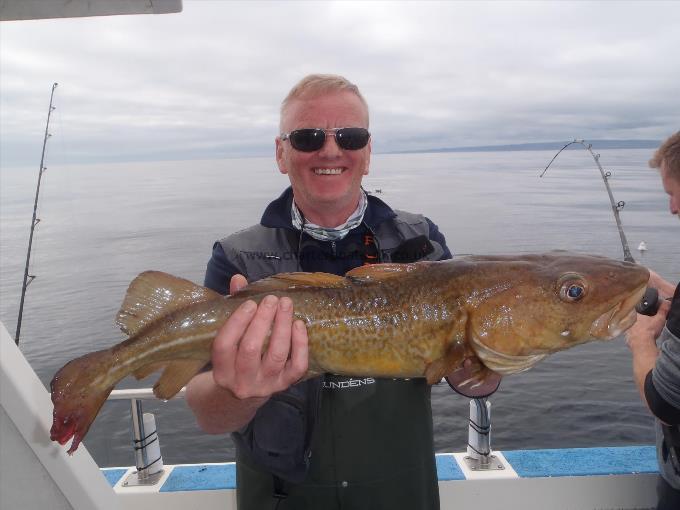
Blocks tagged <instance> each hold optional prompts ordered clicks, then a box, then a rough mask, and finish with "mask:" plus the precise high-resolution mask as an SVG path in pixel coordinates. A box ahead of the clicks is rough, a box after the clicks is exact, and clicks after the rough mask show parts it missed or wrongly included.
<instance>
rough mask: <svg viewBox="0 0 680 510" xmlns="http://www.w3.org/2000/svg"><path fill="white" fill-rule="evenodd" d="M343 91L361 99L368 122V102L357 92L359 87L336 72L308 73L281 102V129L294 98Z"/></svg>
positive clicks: (305, 97)
mask: <svg viewBox="0 0 680 510" xmlns="http://www.w3.org/2000/svg"><path fill="white" fill-rule="evenodd" d="M344 91H347V92H351V93H353V94H355V95H356V96H357V97H358V98H359V99H360V100H361V103H362V104H363V105H364V108H366V122H367V123H368V103H367V102H366V99H364V96H362V95H361V92H359V87H357V86H356V85H355V84H354V83H352V82H351V81H349V80H348V79H347V78H345V77H343V76H340V75H337V74H310V75H307V76H305V77H304V78H302V79H301V80H300V81H299V82H298V83H297V84H296V85H295V86H294V87H293V88H292V89H291V90H290V92H289V93H288V95H287V96H286V98H285V99H284V100H283V102H282V103H281V121H280V128H281V129H283V127H282V126H283V117H284V114H285V113H286V110H287V109H288V106H290V103H291V102H293V101H294V100H296V99H307V98H313V97H318V96H321V95H323V94H328V93H332V92H344ZM367 125H368V124H367Z"/></svg>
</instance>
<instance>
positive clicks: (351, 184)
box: [276, 91, 371, 214]
mask: <svg viewBox="0 0 680 510" xmlns="http://www.w3.org/2000/svg"><path fill="white" fill-rule="evenodd" d="M339 127H363V128H368V112H367V111H366V108H365V107H364V105H363V103H362V102H361V100H360V99H359V98H358V97H357V96H356V95H355V94H353V93H352V92H347V91H342V92H332V93H329V94H324V95H321V96H318V97H313V98H309V99H307V98H305V99H297V100H294V101H293V102H291V103H290V104H289V105H288V109H287V110H286V111H285V114H284V117H283V119H282V129H283V132H284V133H289V132H291V131H293V130H295V129H302V128H323V129H329V128H339ZM370 159H371V143H370V140H369V143H368V145H367V146H366V147H364V148H363V149H359V150H343V149H341V148H340V147H338V145H337V143H336V142H335V137H334V136H332V135H329V134H327V135H326V140H325V142H324V145H323V147H321V148H320V149H319V150H317V151H314V152H301V151H298V150H296V149H294V148H293V146H292V145H291V144H290V141H289V140H285V141H284V140H281V139H280V137H277V138H276V162H277V163H278V165H279V170H280V171H281V173H283V174H288V178H289V179H290V183H291V185H292V187H293V193H294V195H295V202H296V203H297V205H298V206H299V207H300V208H301V209H302V210H303V212H304V210H305V209H308V210H317V211H318V210H319V209H322V208H329V209H332V210H342V209H350V211H349V212H351V209H352V208H353V207H356V204H357V201H358V199H359V189H360V187H361V179H362V178H363V176H364V175H366V174H368V164H369V162H370ZM348 214H349V213H348Z"/></svg>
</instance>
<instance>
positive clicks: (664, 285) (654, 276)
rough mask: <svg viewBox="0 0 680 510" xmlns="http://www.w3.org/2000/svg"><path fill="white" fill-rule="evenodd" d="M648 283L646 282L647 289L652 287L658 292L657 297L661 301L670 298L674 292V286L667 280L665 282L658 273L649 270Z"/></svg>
mask: <svg viewBox="0 0 680 510" xmlns="http://www.w3.org/2000/svg"><path fill="white" fill-rule="evenodd" d="M647 269H648V270H649V281H648V282H647V287H653V288H655V289H657V290H658V291H659V297H660V298H661V299H664V298H667V297H670V296H672V295H673V293H674V292H675V285H673V284H672V283H671V282H669V281H668V280H665V279H664V278H663V277H662V276H661V275H659V273H657V272H656V271H653V270H652V269H649V268H647Z"/></svg>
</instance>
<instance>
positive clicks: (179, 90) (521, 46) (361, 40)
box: [0, 0, 680, 166]
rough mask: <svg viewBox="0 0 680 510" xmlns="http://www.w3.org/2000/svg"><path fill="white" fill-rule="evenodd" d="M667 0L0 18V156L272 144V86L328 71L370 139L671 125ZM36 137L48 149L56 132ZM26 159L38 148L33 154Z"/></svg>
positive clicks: (263, 150) (675, 89)
mask: <svg viewBox="0 0 680 510" xmlns="http://www.w3.org/2000/svg"><path fill="white" fill-rule="evenodd" d="M679 27H680V2H614V1H611V2H598V3H589V2H577V1H576V2H575V1H572V2H563V3H556V2H526V3H519V2H493V3H481V2H475V3H466V2H433V3H428V2H414V3H410V2H386V1H384V2H376V3H371V2H337V3H336V2H311V1H307V2H299V3H298V2H233V1H226V0H225V1H220V0H214V1H207V0H206V1H195V0H185V1H184V11H183V12H182V13H179V14H167V15H143V16H114V17H100V18H77V19H57V20H38V21H20V22H4V23H2V24H1V25H0V87H1V88H0V100H1V102H0V117H1V121H0V122H1V123H0V152H1V157H2V160H1V163H2V164H3V165H8V166H14V165H19V164H21V165H24V164H29V165H30V164H34V163H36V159H37V158H39V154H40V148H41V145H42V135H43V130H44V123H45V117H46V114H47V105H48V103H49V93H50V89H51V86H52V83H53V82H55V81H56V82H58V83H59V86H58V88H57V90H56V93H55V104H56V106H57V110H56V111H55V113H54V115H55V117H54V124H53V126H52V129H51V131H52V132H53V133H54V138H53V139H52V140H51V141H50V144H56V146H57V147H59V157H60V158H64V159H65V160H66V161H68V162H70V163H78V162H106V161H133V160H156V159H195V158H202V159H212V158H223V157H239V156H250V155H253V156H264V155H272V154H273V139H274V137H275V136H276V134H277V127H278V108H279V104H280V102H281V99H282V98H283V97H284V96H285V95H286V93H287V92H288V90H289V89H290V88H291V86H292V85H293V84H294V83H295V82H297V81H298V80H299V79H300V78H301V77H302V76H304V75H305V74H307V73H312V72H325V73H337V74H342V75H344V76H346V77H347V78H349V79H350V80H351V81H354V82H355V83H356V84H357V85H359V87H360V88H361V90H362V92H363V93H364V95H365V96H366V98H367V100H368V102H369V105H370V107H371V131H372V134H373V149H374V151H375V152H384V151H393V150H413V149H428V148H439V147H460V146H471V145H492V144H509V143H523V142H543V141H557V140H564V141H568V140H571V139H573V138H574V137H579V138H586V139H657V140H660V139H662V138H664V137H666V136H668V135H670V134H671V133H672V132H674V131H677V130H678V129H679V128H680V64H679V63H678V62H680V60H679V57H678V50H679V48H680V28H679ZM50 150H53V151H54V147H51V149H50ZM37 161H39V159H37Z"/></svg>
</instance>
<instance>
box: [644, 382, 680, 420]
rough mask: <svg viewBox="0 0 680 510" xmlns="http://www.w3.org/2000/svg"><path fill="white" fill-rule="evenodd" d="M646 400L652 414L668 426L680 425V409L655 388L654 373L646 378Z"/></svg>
mask: <svg viewBox="0 0 680 510" xmlns="http://www.w3.org/2000/svg"><path fill="white" fill-rule="evenodd" d="M645 399H646V400H647V405H648V406H649V409H650V410H651V411H652V414H654V416H656V417H657V418H658V419H659V420H661V421H662V422H664V423H667V424H668V425H680V409H678V408H677V407H674V406H673V405H672V404H670V403H668V401H667V400H665V399H664V398H663V397H662V396H661V395H659V392H658V391H656V388H655V387H654V382H653V381H652V371H651V370H650V371H649V373H648V374H647V377H645Z"/></svg>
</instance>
